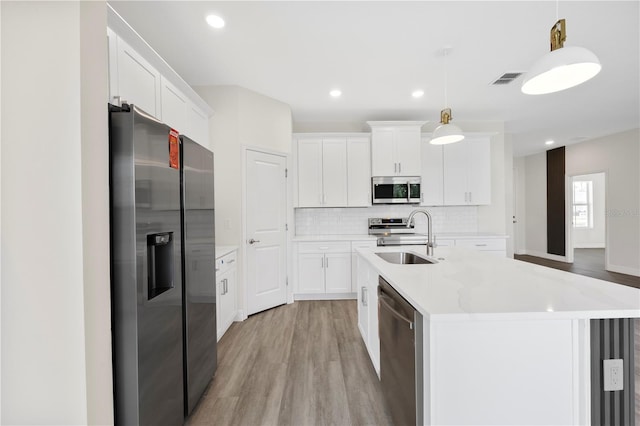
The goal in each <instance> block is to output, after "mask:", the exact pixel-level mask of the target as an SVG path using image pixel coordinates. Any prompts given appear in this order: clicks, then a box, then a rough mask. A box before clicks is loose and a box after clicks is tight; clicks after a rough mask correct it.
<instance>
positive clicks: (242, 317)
mask: <svg viewBox="0 0 640 426" xmlns="http://www.w3.org/2000/svg"><path fill="white" fill-rule="evenodd" d="M246 319H247V316H246V315H245V314H244V310H243V309H238V311H237V312H236V316H235V317H234V318H233V320H234V321H238V322H242V321H244V320H246Z"/></svg>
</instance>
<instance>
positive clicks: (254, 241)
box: [249, 238, 260, 244]
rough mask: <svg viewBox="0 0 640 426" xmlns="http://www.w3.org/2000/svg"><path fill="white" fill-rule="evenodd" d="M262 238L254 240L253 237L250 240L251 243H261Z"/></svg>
mask: <svg viewBox="0 0 640 426" xmlns="http://www.w3.org/2000/svg"><path fill="white" fill-rule="evenodd" d="M259 242H260V240H254V239H253V238H252V239H250V240H249V244H255V243H259Z"/></svg>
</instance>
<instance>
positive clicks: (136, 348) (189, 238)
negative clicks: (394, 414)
mask: <svg viewBox="0 0 640 426" xmlns="http://www.w3.org/2000/svg"><path fill="white" fill-rule="evenodd" d="M110 109H111V112H110V116H109V120H110V137H109V139H110V159H109V161H110V203H111V206H110V207H111V299H112V300H111V305H112V334H113V336H112V338H113V369H114V373H113V374H114V394H115V419H116V423H117V424H122V425H133V424H141V425H165V424H166V425H176V424H182V423H183V421H184V416H185V415H187V414H188V413H189V412H190V411H191V409H192V408H193V406H195V403H196V402H197V401H198V399H199V398H200V396H201V394H202V392H203V391H204V389H205V387H206V386H207V384H208V383H209V381H210V380H211V378H212V377H213V374H214V372H215V368H216V324H215V316H216V315H215V309H216V306H215V302H216V301H215V276H214V274H215V272H214V271H215V254H214V247H215V244H214V203H213V154H212V153H211V152H209V151H208V150H206V149H204V148H202V147H200V146H199V145H197V144H196V143H195V142H193V141H190V140H188V139H186V138H183V139H182V140H181V139H180V138H179V137H178V135H177V133H176V132H175V131H173V130H172V129H171V128H170V127H169V126H167V125H165V124H163V123H161V122H159V121H158V120H156V119H155V118H153V117H151V116H149V115H148V114H146V113H145V112H144V111H142V110H140V109H138V108H136V107H135V106H134V105H130V106H124V107H123V108H122V109H121V110H119V109H118V108H115V107H111V108H110Z"/></svg>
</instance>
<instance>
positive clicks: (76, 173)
mask: <svg viewBox="0 0 640 426" xmlns="http://www.w3.org/2000/svg"><path fill="white" fill-rule="evenodd" d="M0 7H1V8H2V15H1V18H2V26H1V31H2V37H1V42H2V66H3V67H2V75H1V78H2V88H3V90H2V93H1V95H2V104H3V105H4V106H5V108H3V109H2V111H1V114H2V119H1V121H2V122H3V124H4V125H3V126H2V128H1V132H2V142H1V149H2V154H3V155H2V158H1V161H2V163H1V168H0V170H1V175H2V178H1V182H2V190H1V194H2V204H1V209H2V211H1V218H2V222H1V224H0V229H1V232H2V243H1V256H2V258H1V263H2V265H3V266H4V267H3V268H2V271H1V275H2V276H1V279H2V284H3V289H2V290H3V294H2V296H3V297H2V301H1V303H2V343H3V345H2V407H3V410H2V419H1V421H2V423H3V424H99V423H100V424H109V423H113V406H112V390H111V351H110V349H111V343H110V312H109V303H110V302H109V264H108V262H109V256H108V253H109V245H108V244H109V243H108V226H109V221H108V169H107V167H108V166H107V162H106V157H105V152H107V151H106V148H107V142H108V141H107V130H106V129H107V115H106V110H105V105H104V99H106V96H107V88H106V38H105V34H104V28H105V27H106V3H105V2H100V1H98V2H92V3H90V4H88V3H87V4H83V3H82V2H2V3H1V4H0ZM7 105H10V106H11V107H10V108H7Z"/></svg>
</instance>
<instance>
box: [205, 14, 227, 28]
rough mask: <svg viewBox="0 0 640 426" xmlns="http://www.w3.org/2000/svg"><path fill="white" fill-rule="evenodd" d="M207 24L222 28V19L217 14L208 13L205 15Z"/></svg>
mask: <svg viewBox="0 0 640 426" xmlns="http://www.w3.org/2000/svg"><path fill="white" fill-rule="evenodd" d="M207 24H209V26H210V27H213V28H224V19H222V18H221V17H219V16H218V15H209V16H207Z"/></svg>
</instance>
